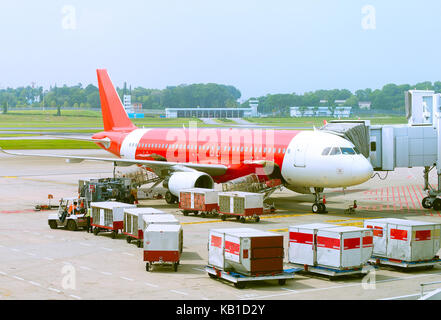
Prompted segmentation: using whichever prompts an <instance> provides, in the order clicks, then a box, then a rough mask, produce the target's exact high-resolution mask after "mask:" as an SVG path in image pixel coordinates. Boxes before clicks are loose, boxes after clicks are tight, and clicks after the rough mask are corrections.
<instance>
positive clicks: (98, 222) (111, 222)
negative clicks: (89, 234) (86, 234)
mask: <svg viewBox="0 0 441 320" xmlns="http://www.w3.org/2000/svg"><path fill="white" fill-rule="evenodd" d="M90 207H91V208H92V223H91V226H92V227H93V234H94V235H98V233H99V232H101V231H106V232H111V233H112V239H115V238H116V235H117V234H118V231H119V230H121V231H122V230H123V229H124V209H125V208H136V205H134V204H128V203H122V202H116V201H115V202H113V201H104V202H92V203H91V204H90Z"/></svg>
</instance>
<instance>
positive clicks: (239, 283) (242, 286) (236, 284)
mask: <svg viewBox="0 0 441 320" xmlns="http://www.w3.org/2000/svg"><path fill="white" fill-rule="evenodd" d="M234 286H235V287H236V288H237V289H244V288H245V282H243V281H241V282H236V283H235V284H234Z"/></svg>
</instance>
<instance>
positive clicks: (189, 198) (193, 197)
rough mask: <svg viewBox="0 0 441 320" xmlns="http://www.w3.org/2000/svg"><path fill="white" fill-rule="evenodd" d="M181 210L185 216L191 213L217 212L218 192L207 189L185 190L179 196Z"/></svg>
mask: <svg viewBox="0 0 441 320" xmlns="http://www.w3.org/2000/svg"><path fill="white" fill-rule="evenodd" d="M179 208H180V209H182V210H183V212H184V215H185V214H188V212H189V211H202V212H206V213H212V212H217V210H218V191H216V190H213V189H205V188H190V189H183V190H181V191H180V194H179Z"/></svg>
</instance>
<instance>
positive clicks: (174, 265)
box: [173, 262, 178, 272]
mask: <svg viewBox="0 0 441 320" xmlns="http://www.w3.org/2000/svg"><path fill="white" fill-rule="evenodd" d="M173 271H174V272H176V271H178V263H177V262H175V263H173Z"/></svg>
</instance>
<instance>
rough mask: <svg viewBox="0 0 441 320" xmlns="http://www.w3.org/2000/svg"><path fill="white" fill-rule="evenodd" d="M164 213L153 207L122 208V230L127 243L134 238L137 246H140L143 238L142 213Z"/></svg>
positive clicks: (143, 223)
mask: <svg viewBox="0 0 441 320" xmlns="http://www.w3.org/2000/svg"><path fill="white" fill-rule="evenodd" d="M156 214H166V213H165V212H164V211H161V210H158V209H155V208H125V209H124V230H123V234H125V235H126V236H127V237H126V240H127V243H130V242H132V240H136V244H137V246H138V247H142V240H143V239H144V230H145V227H146V226H145V222H144V219H143V216H144V215H156Z"/></svg>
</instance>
